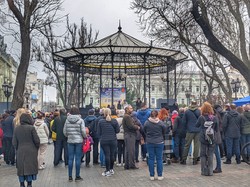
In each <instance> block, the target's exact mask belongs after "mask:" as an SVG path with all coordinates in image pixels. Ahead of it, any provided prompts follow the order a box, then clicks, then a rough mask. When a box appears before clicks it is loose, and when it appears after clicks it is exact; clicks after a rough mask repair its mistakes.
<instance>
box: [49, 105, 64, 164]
mask: <svg viewBox="0 0 250 187" xmlns="http://www.w3.org/2000/svg"><path fill="white" fill-rule="evenodd" d="M59 112H60V115H59V116H58V117H56V118H55V119H54V124H53V126H52V131H54V132H55V133H56V144H55V156H54V166H57V165H58V164H59V162H60V160H61V158H62V150H63V151H64V163H65V166H67V165H68V145H67V138H66V137H65V136H64V134H63V127H64V124H65V121H66V119H67V116H66V110H65V109H61V110H60V111H59Z"/></svg>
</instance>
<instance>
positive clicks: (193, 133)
mask: <svg viewBox="0 0 250 187" xmlns="http://www.w3.org/2000/svg"><path fill="white" fill-rule="evenodd" d="M200 115H201V113H200V110H199V109H198V106H197V103H196V101H192V102H191V106H190V107H189V109H187V110H186V111H185V113H184V116H183V124H184V125H185V128H186V130H187V133H186V139H185V140H186V144H185V147H184V152H183V155H182V160H181V164H184V165H185V164H186V160H187V156H188V152H189V148H190V145H191V143H192V141H194V147H193V150H194V151H193V165H196V164H197V160H198V157H199V147H200V143H199V133H200V128H197V127H195V124H196V122H197V120H198V118H199V116H200Z"/></svg>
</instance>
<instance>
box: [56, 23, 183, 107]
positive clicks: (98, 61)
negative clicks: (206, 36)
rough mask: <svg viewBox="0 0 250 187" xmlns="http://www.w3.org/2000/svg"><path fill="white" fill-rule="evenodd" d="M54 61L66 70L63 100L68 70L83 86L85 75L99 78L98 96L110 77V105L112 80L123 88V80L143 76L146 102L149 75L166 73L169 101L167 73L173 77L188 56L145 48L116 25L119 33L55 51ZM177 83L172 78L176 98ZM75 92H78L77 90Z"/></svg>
mask: <svg viewBox="0 0 250 187" xmlns="http://www.w3.org/2000/svg"><path fill="white" fill-rule="evenodd" d="M53 58H54V60H56V61H58V62H61V63H63V65H64V67H65V75H64V79H65V90H64V92H65V99H66V95H67V71H71V72H77V73H78V75H79V76H78V78H79V81H80V77H82V78H81V81H82V83H81V85H82V86H83V85H84V82H83V81H84V76H85V75H86V74H87V73H88V74H93V75H99V77H100V85H99V86H100V93H101V90H102V77H103V76H105V75H109V76H111V80H112V88H111V89H112V92H111V103H110V104H111V105H113V103H114V93H113V90H114V82H113V81H114V80H122V81H125V85H126V78H127V77H128V76H132V75H143V77H144V78H143V89H144V92H143V97H144V101H146V88H147V87H148V88H149V100H150V97H151V96H150V76H151V75H153V74H158V75H159V74H164V73H166V87H167V99H169V72H170V71H172V70H174V71H175V75H176V66H177V64H179V63H181V62H183V61H184V60H185V59H186V58H187V56H186V55H184V54H183V53H181V52H180V51H176V50H169V49H165V48H160V47H154V46H153V45H152V42H151V44H150V45H148V44H146V43H144V42H142V41H140V40H138V39H136V38H134V37H132V36H130V35H128V34H126V33H124V32H122V28H121V26H120V24H119V27H118V32H116V33H114V34H112V35H110V36H107V37H105V38H103V39H101V40H99V41H97V42H95V43H93V44H91V45H88V46H85V47H81V48H70V49H65V50H62V51H58V52H55V53H54V54H53ZM147 76H148V77H147ZM147 81H148V83H147ZM176 84H177V83H176V76H175V83H174V85H175V88H174V90H175V99H176V93H177V92H176ZM125 87H126V86H125ZM82 90H83V89H82ZM78 92H80V89H79V90H78ZM78 95H80V94H78ZM79 99H80V98H79ZM82 102H83V99H82ZM100 105H101V94H100ZM149 107H150V102H149Z"/></svg>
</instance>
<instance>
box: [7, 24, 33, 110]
mask: <svg viewBox="0 0 250 187" xmlns="http://www.w3.org/2000/svg"><path fill="white" fill-rule="evenodd" d="M20 28H21V29H20V31H21V42H22V43H21V45H22V47H21V61H20V64H19V66H18V69H17V76H16V83H15V87H14V92H13V100H12V104H11V109H13V110H17V109H18V108H21V107H23V102H24V98H23V93H24V89H25V82H26V75H27V71H28V67H29V61H30V43H31V39H30V36H29V29H27V28H26V29H25V26H20Z"/></svg>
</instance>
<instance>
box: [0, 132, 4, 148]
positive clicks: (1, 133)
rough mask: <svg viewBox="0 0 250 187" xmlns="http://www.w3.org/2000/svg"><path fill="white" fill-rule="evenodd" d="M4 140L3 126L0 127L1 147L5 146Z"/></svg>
mask: <svg viewBox="0 0 250 187" xmlns="http://www.w3.org/2000/svg"><path fill="white" fill-rule="evenodd" d="M2 140H3V130H2V128H0V148H2V146H3V144H2Z"/></svg>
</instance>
